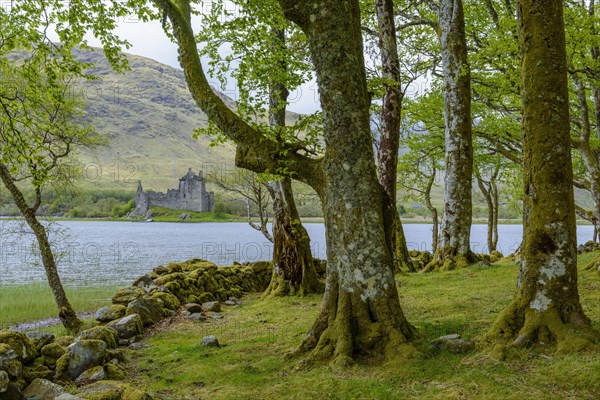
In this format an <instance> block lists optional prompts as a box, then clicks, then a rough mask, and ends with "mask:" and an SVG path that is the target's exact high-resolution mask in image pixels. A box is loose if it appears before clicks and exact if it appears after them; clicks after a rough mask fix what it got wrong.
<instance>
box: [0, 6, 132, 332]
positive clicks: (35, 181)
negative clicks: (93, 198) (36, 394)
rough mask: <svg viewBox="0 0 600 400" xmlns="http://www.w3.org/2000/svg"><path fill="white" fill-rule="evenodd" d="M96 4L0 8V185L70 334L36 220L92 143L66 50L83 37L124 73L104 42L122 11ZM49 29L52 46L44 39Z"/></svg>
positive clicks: (81, 68)
mask: <svg viewBox="0 0 600 400" xmlns="http://www.w3.org/2000/svg"><path fill="white" fill-rule="evenodd" d="M100 3H101V0H92V1H88V2H77V3H72V4H65V3H64V2H62V1H60V0H49V1H47V2H38V1H33V0H31V1H29V0H26V1H20V2H10V4H8V3H7V4H3V6H2V7H0V26H2V31H1V32H0V76H1V77H2V82H1V85H0V180H2V183H3V184H4V186H5V187H6V188H7V189H8V191H9V192H10V194H11V196H12V198H13V200H14V202H15V204H16V205H17V207H18V208H19V210H20V212H21V214H22V215H23V217H24V219H25V221H26V223H27V224H28V225H29V227H30V228H31V230H32V231H33V233H34V235H35V237H36V241H37V244H38V247H39V250H40V254H41V258H42V264H43V266H44V269H45V272H46V277H47V280H48V284H49V286H50V288H51V290H52V293H53V295H54V299H55V301H56V304H57V306H58V311H59V312H58V316H59V317H60V320H61V321H62V323H63V325H64V326H65V327H66V328H67V329H68V330H69V331H77V330H78V329H79V328H80V326H81V325H82V322H81V321H80V320H79V318H78V317H77V314H76V313H75V311H74V310H73V307H72V306H71V304H70V303H69V300H68V299H67V296H66V294H65V291H64V288H63V286H62V283H61V281H60V277H59V275H58V271H57V268H56V260H55V258H54V254H53V253H52V248H51V245H50V242H49V240H48V234H47V231H46V228H45V226H44V225H43V224H42V223H41V222H40V221H39V219H38V215H37V212H38V210H39V208H40V206H41V205H42V193H43V190H44V188H46V187H48V186H49V185H58V184H64V183H68V181H69V180H70V179H71V178H72V177H73V175H74V172H75V171H73V169H72V168H68V165H67V164H68V163H67V160H68V157H70V156H72V154H73V153H74V150H75V149H76V148H77V146H89V145H93V144H96V143H97V141H98V137H97V136H96V135H94V132H93V130H92V129H90V126H89V124H88V122H87V121H86V119H85V117H84V115H83V107H82V105H81V104H80V103H79V102H78V101H77V99H76V98H74V91H73V87H72V85H73V82H74V80H75V79H76V78H77V77H81V76H82V75H84V72H85V68H86V67H88V66H89V65H88V64H85V63H81V62H78V61H77V60H76V59H75V57H74V55H73V53H72V49H73V48H74V47H75V46H77V45H79V46H82V47H85V46H86V41H85V40H84V39H83V37H84V35H85V34H86V33H87V32H91V33H93V34H95V35H96V36H97V37H98V38H101V39H102V40H103V43H104V53H105V55H106V56H107V58H108V60H109V62H110V63H111V65H113V67H114V68H115V69H117V70H119V69H123V68H125V67H126V61H125V59H124V58H123V56H122V55H121V54H120V53H119V49H120V48H121V47H127V42H124V41H122V40H120V39H118V38H117V37H115V36H114V35H113V34H112V30H113V29H114V28H115V26H116V25H115V23H116V20H117V19H118V18H119V17H120V16H124V15H125V13H126V8H125V5H124V4H119V3H118V2H114V3H112V4H111V5H109V6H104V5H103V6H102V7H99V5H100ZM50 26H53V27H54V28H55V31H56V33H57V34H58V37H59V41H60V42H61V44H60V45H57V44H55V43H53V42H52V41H50V39H49V38H48V36H47V33H48V30H49V27H50ZM26 186H29V187H30V188H31V189H32V192H33V198H32V199H31V198H27V197H26V196H25V195H24V191H23V188H24V187H26Z"/></svg>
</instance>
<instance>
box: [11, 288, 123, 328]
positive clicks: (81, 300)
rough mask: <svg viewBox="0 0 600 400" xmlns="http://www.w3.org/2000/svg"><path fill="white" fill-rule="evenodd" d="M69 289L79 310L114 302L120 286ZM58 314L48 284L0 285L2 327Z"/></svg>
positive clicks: (89, 309)
mask: <svg viewBox="0 0 600 400" xmlns="http://www.w3.org/2000/svg"><path fill="white" fill-rule="evenodd" d="M65 290H66V292H67V296H68V297H69V301H70V302H71V304H73V307H74V308H75V310H77V312H87V311H93V310H95V309H97V308H99V307H101V306H103V305H105V304H108V303H110V299H111V297H112V296H113V295H114V294H115V291H116V290H117V287H116V286H114V285H113V286H111V285H108V286H96V287H67V288H66V289H65ZM56 315H57V309H56V304H55V303H54V297H52V292H51V291H50V288H49V287H48V285H47V284H41V283H40V284H37V283H36V284H22V285H0V329H1V328H6V327H8V326H11V325H14V324H18V323H21V322H29V321H35V320H41V319H45V318H50V317H56Z"/></svg>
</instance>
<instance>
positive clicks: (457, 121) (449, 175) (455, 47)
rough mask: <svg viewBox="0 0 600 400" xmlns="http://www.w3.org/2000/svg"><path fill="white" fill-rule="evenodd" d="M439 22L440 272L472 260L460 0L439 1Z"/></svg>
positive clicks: (467, 93) (467, 91) (467, 90)
mask: <svg viewBox="0 0 600 400" xmlns="http://www.w3.org/2000/svg"><path fill="white" fill-rule="evenodd" d="M438 20H439V22H438V23H439V29H440V33H439V35H440V43H441V47H442V64H443V73H444V119H445V126H446V147H445V149H446V161H445V166H444V170H445V178H444V213H443V216H442V229H441V236H440V244H439V248H438V252H437V254H436V256H435V258H436V259H437V261H438V262H440V263H442V264H441V265H440V268H441V269H452V268H454V267H456V266H459V265H464V264H467V263H469V262H470V261H471V259H472V257H471V250H470V243H469V241H470V238H471V221H472V198H471V190H472V183H471V182H472V179H473V143H472V131H471V130H472V127H471V77H470V68H469V63H468V60H467V42H466V37H465V20H464V12H463V3H462V0H441V1H440V7H439V18H438ZM434 262H435V261H434Z"/></svg>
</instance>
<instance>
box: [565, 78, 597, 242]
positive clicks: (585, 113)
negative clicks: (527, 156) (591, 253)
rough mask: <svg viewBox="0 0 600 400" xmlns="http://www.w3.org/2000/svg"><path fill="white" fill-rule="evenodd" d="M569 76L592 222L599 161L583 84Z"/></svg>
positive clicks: (577, 145) (595, 216) (578, 144)
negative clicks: (574, 91) (585, 170)
mask: <svg viewBox="0 0 600 400" xmlns="http://www.w3.org/2000/svg"><path fill="white" fill-rule="evenodd" d="M571 77H572V78H573V82H574V83H575V89H576V91H577V100H578V103H579V112H580V121H581V130H580V134H579V141H578V142H577V144H576V147H577V148H578V150H579V151H580V153H581V155H582V157H583V161H584V162H585V166H586V168H587V170H588V172H589V174H590V194H591V195H592V200H593V202H594V209H593V217H592V223H593V221H594V220H596V221H598V220H599V219H600V162H599V161H598V156H597V153H596V151H594V149H593V148H592V146H591V144H590V138H591V135H592V128H591V124H590V111H589V107H588V102H587V93H586V90H585V86H584V85H583V82H582V81H581V79H580V78H579V76H578V75H577V74H576V73H575V74H572V75H571ZM594 226H595V224H594ZM594 236H596V235H594ZM594 241H595V240H594Z"/></svg>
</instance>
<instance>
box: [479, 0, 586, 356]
mask: <svg viewBox="0 0 600 400" xmlns="http://www.w3.org/2000/svg"><path fill="white" fill-rule="evenodd" d="M562 6H563V5H562V2H561V1H558V0H544V1H533V0H520V1H519V15H520V45H521V68H522V69H521V74H522V98H523V120H522V125H523V153H524V183H523V186H524V212H523V214H524V215H523V226H524V236H523V244H522V265H521V271H520V273H519V279H518V289H517V293H516V294H515V297H514V299H513V301H512V303H511V304H510V305H509V306H508V307H507V308H506V309H505V310H504V311H503V312H502V313H501V314H500V316H499V317H498V319H497V320H496V322H495V323H494V325H493V326H492V328H491V329H490V331H489V332H488V334H487V336H486V339H487V340H489V341H492V342H498V341H501V342H503V341H507V340H508V341H511V342H512V343H513V344H514V345H517V346H524V345H534V344H538V345H546V346H547V345H552V346H555V348H556V350H557V352H559V353H563V352H571V351H579V350H585V349H588V348H592V347H594V346H595V345H594V344H593V342H594V340H595V338H597V334H596V333H595V332H594V331H593V330H592V328H591V324H590V320H589V319H588V318H587V316H586V315H585V314H584V312H583V309H582V307H581V304H580V301H579V292H578V288H577V249H576V246H577V240H576V230H575V228H576V225H575V204H574V196H573V185H572V179H573V172H572V171H573V169H572V163H571V149H570V137H569V134H570V132H569V129H570V126H569V105H568V88H567V66H566V54H565V34H564V25H563V15H562Z"/></svg>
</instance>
